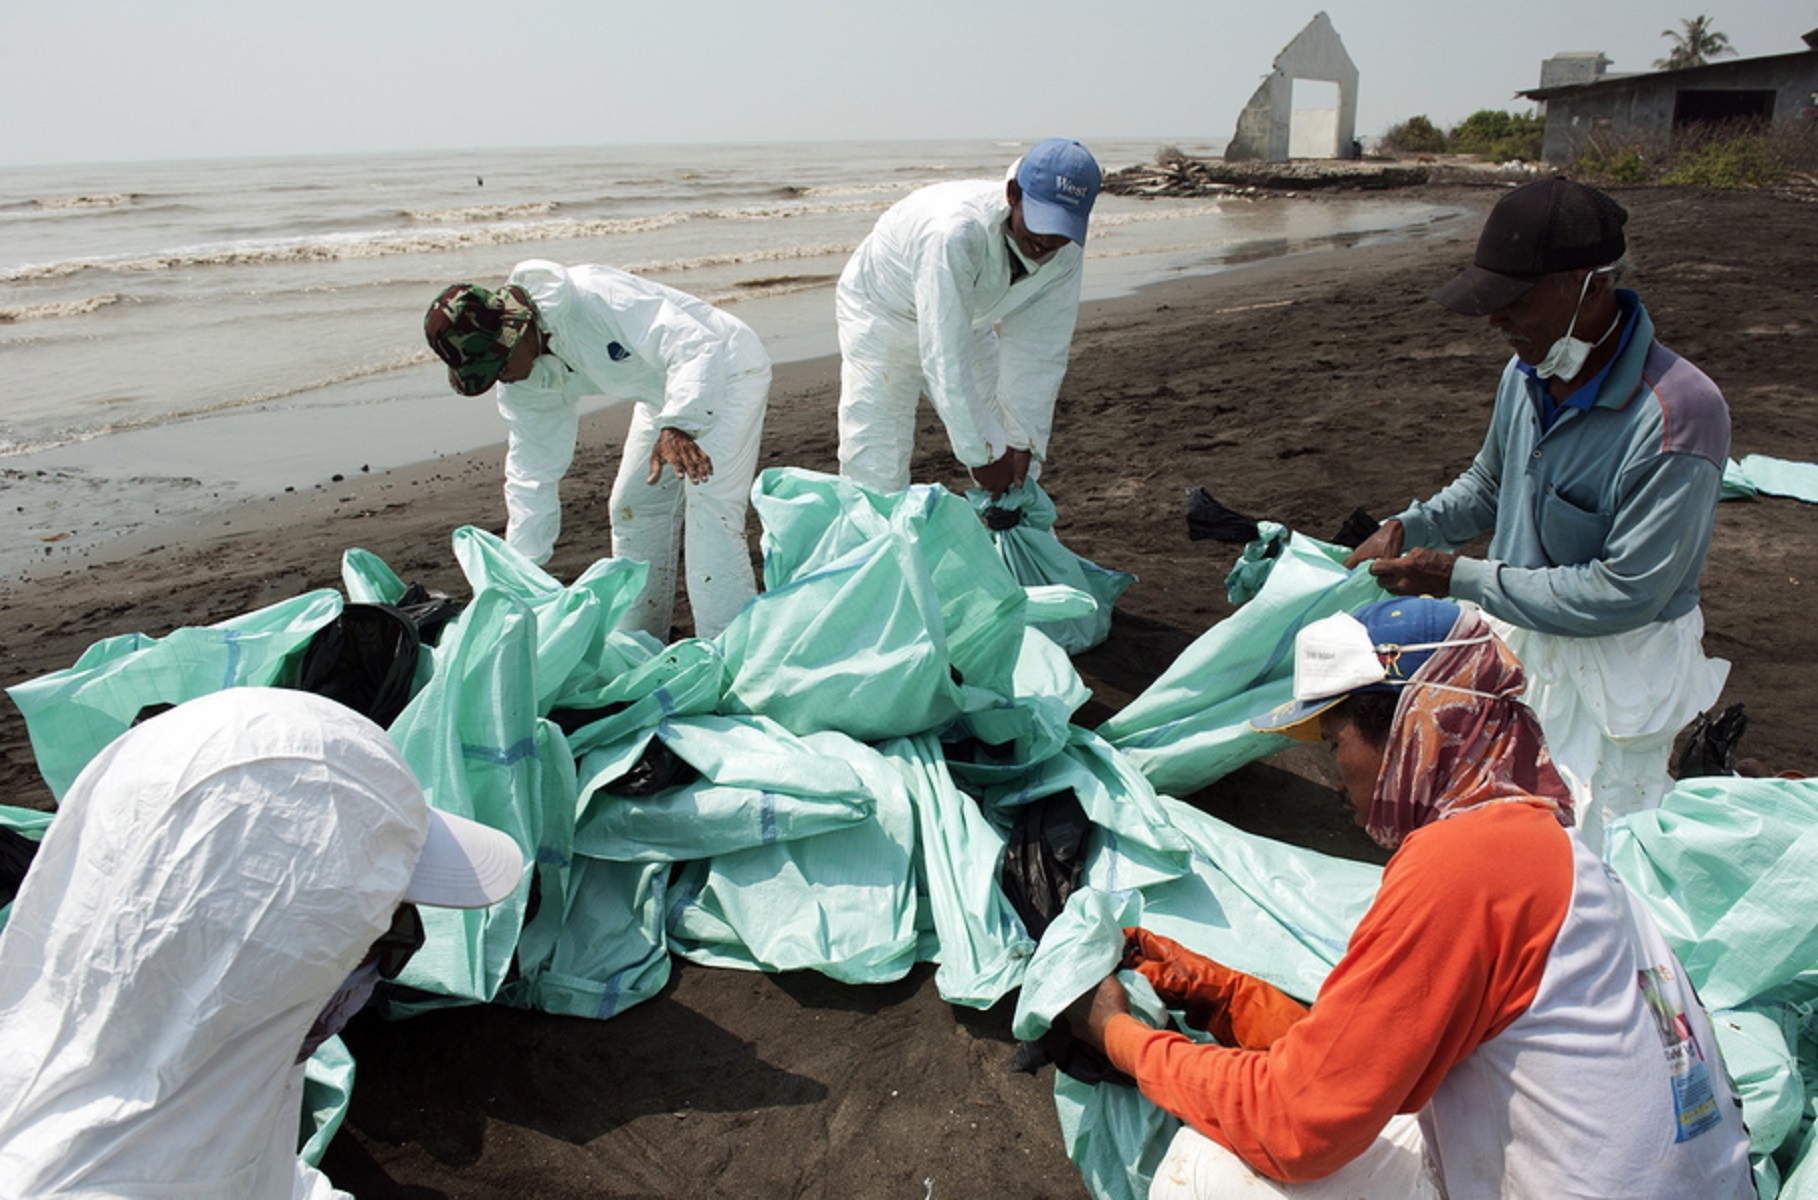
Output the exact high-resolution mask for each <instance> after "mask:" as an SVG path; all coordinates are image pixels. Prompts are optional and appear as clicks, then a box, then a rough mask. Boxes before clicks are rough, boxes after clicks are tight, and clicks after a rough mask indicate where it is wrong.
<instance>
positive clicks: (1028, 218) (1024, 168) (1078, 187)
mask: <svg viewBox="0 0 1818 1200" xmlns="http://www.w3.org/2000/svg"><path fill="white" fill-rule="evenodd" d="M1099 181H1100V174H1099V169H1098V160H1097V159H1095V158H1093V157H1092V152H1091V151H1090V150H1088V149H1086V148H1085V147H1084V146H1082V145H1080V144H1079V143H1078V142H1076V141H1074V140H1072V139H1071V138H1049V139H1047V140H1046V141H1042V142H1037V143H1036V144H1035V148H1034V149H1033V150H1030V151H1029V153H1027V154H1025V155H1023V161H1022V165H1021V166H1020V167H1018V168H1017V171H1016V186H1017V187H1019V188H1021V189H1022V191H1023V223H1024V224H1025V225H1027V226H1028V227H1029V231H1030V232H1031V233H1040V234H1046V235H1048V236H1050V237H1064V238H1066V239H1067V240H1068V241H1070V242H1075V243H1077V244H1079V245H1081V246H1083V245H1085V244H1086V218H1088V217H1090V216H1091V215H1092V202H1093V201H1095V200H1097V199H1098V185H1099Z"/></svg>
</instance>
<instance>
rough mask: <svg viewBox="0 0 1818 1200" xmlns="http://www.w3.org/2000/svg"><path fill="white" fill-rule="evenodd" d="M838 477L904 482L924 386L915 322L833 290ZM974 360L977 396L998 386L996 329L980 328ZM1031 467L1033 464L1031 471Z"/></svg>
mask: <svg viewBox="0 0 1818 1200" xmlns="http://www.w3.org/2000/svg"><path fill="white" fill-rule="evenodd" d="M835 311H836V313H837V315H838V318H839V331H840V412H839V429H840V450H839V456H840V474H841V475H842V476H843V477H845V478H847V479H850V480H852V481H853V482H854V483H857V484H859V485H861V486H863V487H868V488H870V489H871V490H872V491H874V492H886V493H888V492H900V491H902V490H903V489H904V488H906V487H908V486H909V484H910V482H911V480H910V478H909V459H910V456H911V455H913V454H914V453H915V409H916V402H917V401H918V400H919V399H920V397H921V396H922V395H923V393H924V392H925V391H926V386H925V385H926V380H925V379H924V377H923V374H922V349H921V342H920V340H919V338H918V336H917V331H916V327H915V324H914V322H908V321H899V320H897V319H895V318H893V317H890V316H887V315H884V314H882V313H877V312H872V311H870V310H869V309H867V308H866V307H865V306H864V305H862V304H859V303H858V302H856V301H854V300H852V299H850V298H849V297H847V296H846V295H844V294H843V292H842V293H841V294H839V295H838V296H837V298H836V300H835ZM974 349H975V353H974V355H973V359H972V367H973V380H974V383H975V385H976V388H977V391H976V392H975V394H976V395H978V396H981V397H990V396H991V395H993V394H994V393H995V392H996V391H997V331H996V330H995V329H985V330H981V331H980V332H979V333H978V335H977V341H976V343H975V346H974ZM1035 471H1036V467H1035V466H1033V465H1031V467H1030V474H1031V475H1033V474H1034V473H1035Z"/></svg>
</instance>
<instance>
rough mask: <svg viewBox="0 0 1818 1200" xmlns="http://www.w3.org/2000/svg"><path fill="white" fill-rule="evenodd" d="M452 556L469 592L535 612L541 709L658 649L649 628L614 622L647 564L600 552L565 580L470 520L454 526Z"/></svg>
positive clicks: (633, 597) (639, 585)
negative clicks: (501, 596) (493, 593)
mask: <svg viewBox="0 0 1818 1200" xmlns="http://www.w3.org/2000/svg"><path fill="white" fill-rule="evenodd" d="M454 555H455V559H456V560H457V561H458V562H459V563H460V564H461V571H462V573H463V574H465V575H466V576H467V582H468V584H469V585H470V586H471V587H472V588H473V590H474V594H475V595H478V594H479V593H481V592H483V591H486V590H487V589H489V588H491V589H497V590H499V591H503V592H505V593H507V594H509V595H512V596H515V597H516V598H517V599H519V600H521V601H522V602H523V603H524V604H525V606H526V607H528V608H529V609H530V611H531V612H532V613H533V614H535V616H536V624H537V641H536V647H537V651H536V657H537V707H538V711H539V712H548V711H549V709H550V707H551V706H552V705H554V704H555V703H556V702H558V701H559V700H560V699H562V698H563V697H565V696H568V695H570V694H572V693H575V692H585V691H587V690H589V689H592V688H597V687H599V686H601V685H602V684H606V683H610V682H611V681H612V680H613V679H615V678H617V677H618V676H619V675H622V674H623V673H624V672H626V671H627V670H629V669H630V668H632V667H634V666H636V665H638V664H640V663H643V662H645V661H646V660H647V659H649V658H650V657H651V656H652V655H654V654H655V653H656V652H657V651H658V650H660V649H662V643H660V642H658V641H657V639H655V638H653V637H651V636H650V635H649V634H646V633H642V632H638V631H625V630H617V629H615V628H614V627H615V626H616V625H617V624H618V622H619V620H620V619H621V618H623V617H624V616H625V614H626V613H627V612H629V611H630V610H631V606H632V605H633V604H634V603H635V602H636V601H637V598H638V596H639V594H640V593H642V592H643V590H644V582H645V579H646V577H647V576H648V574H649V572H650V567H649V564H647V563H640V562H632V561H631V560H629V559H623V558H604V559H600V560H599V561H598V562H595V563H593V564H592V565H591V566H589V567H588V568H587V569H586V570H585V571H583V572H581V575H580V577H579V578H578V579H576V580H575V581H574V582H573V583H572V584H568V585H566V586H564V585H563V584H562V583H561V582H559V581H558V580H557V579H556V578H555V577H554V576H552V575H550V574H549V573H548V572H546V571H544V570H543V569H542V568H541V567H539V566H537V565H536V564H535V563H533V562H531V561H530V560H529V559H528V558H525V557H524V556H523V555H522V554H519V553H518V552H517V551H516V550H513V549H512V548H511V547H510V546H507V545H506V544H505V542H504V540H503V539H501V538H499V537H498V536H496V535H494V534H490V533H487V532H486V531H485V530H483V529H475V528H473V527H472V526H465V527H463V528H460V529H457V530H455V532H454Z"/></svg>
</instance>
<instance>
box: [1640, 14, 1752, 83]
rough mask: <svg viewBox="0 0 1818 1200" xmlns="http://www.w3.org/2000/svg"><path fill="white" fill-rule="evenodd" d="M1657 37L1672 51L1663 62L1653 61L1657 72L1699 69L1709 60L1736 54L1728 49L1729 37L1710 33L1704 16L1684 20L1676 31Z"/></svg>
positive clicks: (1662, 32)
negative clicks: (1668, 40)
mask: <svg viewBox="0 0 1818 1200" xmlns="http://www.w3.org/2000/svg"><path fill="white" fill-rule="evenodd" d="M1660 36H1661V37H1663V38H1671V39H1672V42H1673V48H1672V50H1671V51H1669V52H1668V53H1667V56H1666V57H1665V58H1657V59H1655V60H1654V68H1655V69H1656V70H1659V71H1678V70H1682V69H1684V68H1686V67H1702V66H1703V65H1704V64H1705V63H1707V62H1710V61H1711V60H1712V59H1713V58H1721V57H1722V56H1723V55H1725V54H1734V53H1736V51H1735V50H1734V49H1733V48H1731V46H1730V35H1729V34H1727V33H1718V32H1717V31H1716V30H1715V29H1712V28H1711V19H1710V18H1709V17H1707V16H1702V15H1700V16H1696V17H1686V18H1684V19H1682V20H1681V21H1680V22H1679V28H1678V29H1663V30H1661V31H1660Z"/></svg>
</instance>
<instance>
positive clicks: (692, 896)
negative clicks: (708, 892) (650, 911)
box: [663, 875, 709, 929]
mask: <svg viewBox="0 0 1818 1200" xmlns="http://www.w3.org/2000/svg"><path fill="white" fill-rule="evenodd" d="M702 878H703V879H706V878H709V877H708V876H706V875H703V876H702ZM700 896H701V889H700V887H699V886H693V887H685V888H682V889H681V890H680V891H678V892H676V894H675V900H674V902H673V903H671V904H670V905H669V908H668V910H667V911H668V914H669V916H668V919H667V920H665V921H664V922H663V927H664V928H665V929H667V928H668V927H669V926H671V925H673V924H675V923H676V922H677V921H678V920H680V919H681V916H682V910H683V909H686V908H688V907H689V906H690V905H692V904H693V903H694V902H695V901H696V900H698V899H700Z"/></svg>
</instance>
